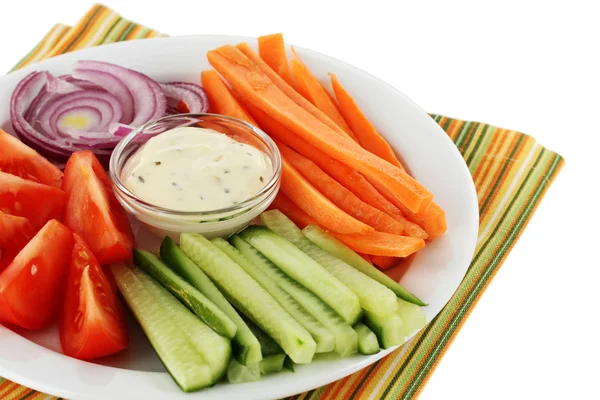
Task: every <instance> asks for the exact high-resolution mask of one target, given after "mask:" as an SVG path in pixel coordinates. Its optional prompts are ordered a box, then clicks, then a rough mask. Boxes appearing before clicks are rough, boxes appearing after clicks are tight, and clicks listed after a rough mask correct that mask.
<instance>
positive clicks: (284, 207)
mask: <svg viewBox="0 0 600 400" xmlns="http://www.w3.org/2000/svg"><path fill="white" fill-rule="evenodd" d="M269 209H270V210H279V211H281V212H282V213H284V214H285V215H287V217H288V218H289V219H291V220H292V221H293V222H294V224H296V226H298V228H300V229H304V228H305V227H307V226H308V225H318V224H317V221H315V220H314V218H313V217H311V216H310V215H308V214H307V213H305V212H304V210H302V209H301V208H300V207H298V206H297V205H296V204H295V203H294V202H293V201H291V200H290V198H289V197H287V196H286V195H285V194H283V193H282V192H279V193H277V197H275V200H273V202H272V203H271V205H270V206H269Z"/></svg>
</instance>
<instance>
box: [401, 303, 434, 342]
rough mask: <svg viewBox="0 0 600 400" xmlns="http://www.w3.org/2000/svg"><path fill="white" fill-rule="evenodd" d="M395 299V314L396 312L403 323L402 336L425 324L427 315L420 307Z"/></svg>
mask: <svg viewBox="0 0 600 400" xmlns="http://www.w3.org/2000/svg"><path fill="white" fill-rule="evenodd" d="M397 301H398V309H397V310H396V314H398V316H399V317H400V319H401V320H402V324H403V325H404V336H410V335H412V334H413V333H415V332H416V331H418V330H419V329H421V328H422V327H424V326H425V324H426V323H427V316H426V315H425V313H424V312H423V310H421V307H419V306H417V305H415V304H412V303H409V302H408V301H404V300H402V299H400V298H398V299H397Z"/></svg>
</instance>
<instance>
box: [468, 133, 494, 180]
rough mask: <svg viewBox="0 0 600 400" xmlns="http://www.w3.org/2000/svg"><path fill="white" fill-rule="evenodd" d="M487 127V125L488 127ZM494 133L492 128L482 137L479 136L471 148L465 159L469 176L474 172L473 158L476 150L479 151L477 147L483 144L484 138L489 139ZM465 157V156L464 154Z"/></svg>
mask: <svg viewBox="0 0 600 400" xmlns="http://www.w3.org/2000/svg"><path fill="white" fill-rule="evenodd" d="M488 126H489V125H488ZM495 132H496V128H495V127H494V128H493V131H492V132H488V131H486V132H483V134H482V135H479V137H478V138H477V141H476V142H475V146H473V148H472V149H471V151H470V152H469V154H468V156H467V157H466V158H465V161H466V163H467V165H468V166H469V170H470V171H471V175H472V174H473V172H474V170H473V167H474V166H473V157H474V156H475V154H476V153H477V150H478V149H479V146H480V145H481V143H483V142H484V139H485V138H486V137H491V136H493V134H494V133H495ZM465 155H466V154H465Z"/></svg>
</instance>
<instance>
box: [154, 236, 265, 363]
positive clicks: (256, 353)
mask: <svg viewBox="0 0 600 400" xmlns="http://www.w3.org/2000/svg"><path fill="white" fill-rule="evenodd" d="M160 256H161V258H162V259H163V260H165V262H166V263H167V264H168V265H169V266H170V267H171V268H173V270H174V271H175V272H177V273H178V274H179V275H181V276H182V277H183V278H185V279H186V280H187V281H188V282H189V283H191V284H192V285H193V286H194V287H196V289H198V290H199V291H200V292H202V293H203V294H204V295H205V296H206V297H208V298H209V299H210V300H211V301H212V302H213V303H215V304H216V305H217V306H218V307H219V308H220V309H221V310H222V311H223V312H224V313H225V314H226V315H227V316H228V317H229V318H230V319H231V320H232V321H233V323H234V324H235V325H236V326H237V332H236V333H235V337H234V338H233V339H232V346H233V354H234V356H235V358H236V359H237V360H238V361H239V362H240V363H241V364H242V365H247V364H257V363H258V362H259V361H260V360H261V359H262V355H261V350H260V343H259V342H258V340H257V338H256V337H255V336H254V334H253V333H252V331H251V330H250V328H248V326H247V325H246V323H245V322H244V320H243V319H242V318H241V317H240V315H239V314H238V312H237V310H236V309H235V308H233V306H232V305H231V304H230V303H229V301H227V299H226V298H225V296H223V293H221V292H220V291H219V289H218V288H217V287H216V286H215V284H214V283H213V282H212V281H211V280H210V278H209V277H208V276H206V274H205V273H204V272H203V271H202V270H201V269H200V268H199V267H198V266H197V265H196V264H195V263H194V262H193V261H192V260H191V259H190V258H189V257H188V256H186V255H185V253H184V252H183V251H181V249H180V248H179V247H177V245H176V244H175V242H174V241H173V239H171V238H170V237H168V236H167V237H165V239H164V240H163V242H162V244H161V246H160Z"/></svg>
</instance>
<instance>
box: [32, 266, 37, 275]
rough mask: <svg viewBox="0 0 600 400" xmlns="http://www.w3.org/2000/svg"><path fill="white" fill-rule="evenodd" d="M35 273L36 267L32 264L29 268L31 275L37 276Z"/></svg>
mask: <svg viewBox="0 0 600 400" xmlns="http://www.w3.org/2000/svg"><path fill="white" fill-rule="evenodd" d="M37 271H38V268H37V265H35V264H33V265H32V266H31V275H32V276H33V275H35V274H37Z"/></svg>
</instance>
